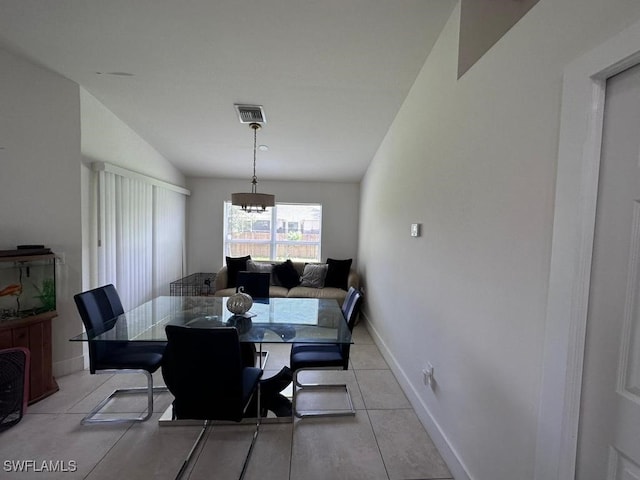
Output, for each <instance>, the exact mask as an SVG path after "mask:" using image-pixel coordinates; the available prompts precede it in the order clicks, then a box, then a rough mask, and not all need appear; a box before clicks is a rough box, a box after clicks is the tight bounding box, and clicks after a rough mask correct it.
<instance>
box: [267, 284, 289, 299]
mask: <svg viewBox="0 0 640 480" xmlns="http://www.w3.org/2000/svg"><path fill="white" fill-rule="evenodd" d="M288 293H289V290H288V289H286V288H284V287H279V286H277V285H271V286H270V287H269V298H286V297H287V294H288Z"/></svg>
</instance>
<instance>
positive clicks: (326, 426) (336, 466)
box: [290, 410, 388, 480]
mask: <svg viewBox="0 0 640 480" xmlns="http://www.w3.org/2000/svg"><path fill="white" fill-rule="evenodd" d="M334 478H335V479H340V480H377V479H380V480H383V479H384V480H386V479H387V478H388V477H387V473H386V471H385V468H384V464H383V463H382V459H381V457H380V452H379V450H378V446H377V444H376V441H375V437H374V435H373V430H372V428H371V424H370V422H369V417H368V416H367V414H366V412H365V411H362V410H361V411H358V412H357V414H356V416H355V417H328V418H317V419H311V418H305V419H301V420H296V422H295V424H294V434H293V450H292V458H291V477H290V480H326V479H334Z"/></svg>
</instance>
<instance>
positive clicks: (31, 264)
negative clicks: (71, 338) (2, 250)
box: [0, 254, 56, 322]
mask: <svg viewBox="0 0 640 480" xmlns="http://www.w3.org/2000/svg"><path fill="white" fill-rule="evenodd" d="M55 268H56V265H55V256H54V255H53V254H48V255H33V256H12V257H11V256H10V257H0V322H2V321H6V320H13V319H16V318H25V317H30V316H33V315H38V314H41V313H45V312H52V311H55V309H56V272H55Z"/></svg>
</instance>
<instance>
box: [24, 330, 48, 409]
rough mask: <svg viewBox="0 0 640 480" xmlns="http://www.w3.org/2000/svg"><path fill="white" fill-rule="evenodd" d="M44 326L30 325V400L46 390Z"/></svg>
mask: <svg viewBox="0 0 640 480" xmlns="http://www.w3.org/2000/svg"><path fill="white" fill-rule="evenodd" d="M42 325H43V322H38V323H34V324H33V325H29V350H31V379H30V382H29V386H30V387H31V394H30V395H29V398H38V397H40V395H42V394H43V393H44V390H45V385H44V384H45V379H46V377H45V375H44V371H43V367H44V363H45V360H46V359H45V357H44V356H43V350H42V340H43V337H44V335H43V332H42V330H43V329H42ZM47 363H48V362H47Z"/></svg>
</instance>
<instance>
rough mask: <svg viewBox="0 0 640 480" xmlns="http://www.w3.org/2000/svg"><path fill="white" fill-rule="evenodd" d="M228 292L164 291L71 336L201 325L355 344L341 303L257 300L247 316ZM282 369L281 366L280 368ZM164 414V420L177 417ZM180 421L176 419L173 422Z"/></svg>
mask: <svg viewBox="0 0 640 480" xmlns="http://www.w3.org/2000/svg"><path fill="white" fill-rule="evenodd" d="M226 304H227V297H181V296H180V297H179V296H159V297H156V298H154V299H153V300H150V301H148V302H146V303H143V304H142V305H140V306H138V307H136V308H134V309H132V310H130V311H128V312H125V313H124V314H122V315H120V316H118V317H116V318H114V319H112V320H110V321H109V322H108V324H107V327H108V330H107V331H105V332H103V333H101V334H99V335H95V334H94V332H91V331H87V332H83V333H82V334H80V335H77V336H75V337H73V338H71V341H81V342H83V341H84V342H89V341H127V342H159V341H160V342H161V341H166V340H167V336H166V333H165V327H166V326H167V325H186V326H190V327H197V328H219V327H229V326H233V327H235V328H236V329H237V330H238V334H239V337H240V342H242V343H254V344H257V345H259V352H260V355H259V358H260V359H263V360H261V363H262V365H261V366H264V365H263V364H264V359H265V357H264V356H263V355H262V353H263V352H262V345H263V344H270V343H294V342H296V343H297V342H301V343H334V344H335V343H342V344H344V343H351V332H350V330H349V328H348V326H347V323H346V321H345V319H344V316H343V314H342V310H341V308H340V306H339V305H338V302H337V301H336V300H334V299H323V298H270V299H254V303H253V306H252V307H251V309H250V310H249V312H247V313H246V314H244V315H234V314H232V313H231V312H229V311H228V310H227V308H226ZM277 368H280V366H275V368H274V370H275V369H277ZM167 415H170V413H167V412H165V415H163V416H162V418H161V419H160V422H161V423H164V422H166V421H167V420H168V419H170V418H171V417H170V416H169V417H167ZM173 423H175V422H173Z"/></svg>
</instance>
